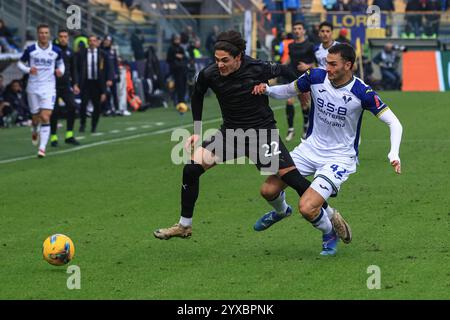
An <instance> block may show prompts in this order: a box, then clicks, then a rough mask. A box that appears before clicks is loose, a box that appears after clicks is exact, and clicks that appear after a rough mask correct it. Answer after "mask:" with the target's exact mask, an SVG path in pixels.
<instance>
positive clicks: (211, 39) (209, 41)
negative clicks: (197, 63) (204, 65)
mask: <svg viewBox="0 0 450 320" xmlns="http://www.w3.org/2000/svg"><path fill="white" fill-rule="evenodd" d="M219 33H220V30H219V27H218V26H216V25H215V26H214V27H213V31H211V33H210V34H209V35H208V37H207V38H206V44H205V46H206V50H207V51H208V54H209V56H210V57H211V59H213V60H214V44H215V43H216V41H217V36H218V35H219Z"/></svg>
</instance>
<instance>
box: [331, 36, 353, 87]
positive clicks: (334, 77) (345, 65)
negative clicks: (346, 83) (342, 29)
mask: <svg viewBox="0 0 450 320" xmlns="http://www.w3.org/2000/svg"><path fill="white" fill-rule="evenodd" d="M355 59H356V53H355V49H353V47H352V46H350V45H348V44H346V43H339V44H336V45H334V46H332V47H331V48H330V49H329V50H328V55H327V68H326V70H327V73H328V79H330V80H331V81H333V82H340V81H341V80H342V79H343V78H345V77H347V76H349V75H351V74H352V68H353V64H354V63H355Z"/></svg>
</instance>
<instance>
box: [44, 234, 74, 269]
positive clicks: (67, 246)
mask: <svg viewBox="0 0 450 320" xmlns="http://www.w3.org/2000/svg"><path fill="white" fill-rule="evenodd" d="M42 254H43V256H44V259H45V260H46V261H47V262H48V263H50V264H52V265H55V266H62V265H65V264H67V263H69V262H70V260H72V259H73V256H74V254H75V246H74V245H73V242H72V240H71V239H70V238H69V237H68V236H66V235H63V234H54V235H51V236H50V237H48V238H47V239H45V241H44V244H43V246H42Z"/></svg>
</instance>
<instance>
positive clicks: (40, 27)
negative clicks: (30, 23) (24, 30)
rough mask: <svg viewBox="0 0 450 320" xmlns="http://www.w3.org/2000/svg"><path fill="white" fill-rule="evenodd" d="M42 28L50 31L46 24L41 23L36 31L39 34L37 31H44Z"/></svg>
mask: <svg viewBox="0 0 450 320" xmlns="http://www.w3.org/2000/svg"><path fill="white" fill-rule="evenodd" d="M44 28H46V29H50V26H49V25H48V24H46V23H41V24H39V25H38V26H37V28H36V31H37V32H39V30H41V29H44Z"/></svg>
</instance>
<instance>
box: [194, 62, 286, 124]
mask: <svg viewBox="0 0 450 320" xmlns="http://www.w3.org/2000/svg"><path fill="white" fill-rule="evenodd" d="M279 76H284V77H287V78H290V77H292V71H291V70H290V67H289V65H280V64H277V63H272V62H266V61H261V60H255V59H253V58H251V57H249V56H245V58H244V60H243V62H242V64H241V66H240V68H239V69H238V70H237V71H235V72H233V73H232V74H230V75H228V76H221V75H220V73H219V69H218V67H217V64H215V63H214V64H211V65H209V66H207V67H206V68H204V69H203V70H202V71H200V73H199V75H198V77H197V81H196V83H195V89H194V93H193V94H192V106H191V108H192V116H193V118H194V121H200V120H201V119H202V110H203V97H204V95H205V93H206V91H207V90H208V88H211V89H212V91H213V92H214V93H215V94H216V97H217V100H218V101H219V105H220V109H221V111H222V117H223V126H224V127H225V128H230V129H237V128H241V129H249V128H254V129H260V128H271V127H273V126H274V125H275V123H276V122H275V119H274V116H273V112H272V109H271V108H270V106H269V97H268V96H266V95H253V94H252V91H253V87H254V86H255V85H257V84H260V83H267V82H268V81H269V79H273V78H277V77H279Z"/></svg>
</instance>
